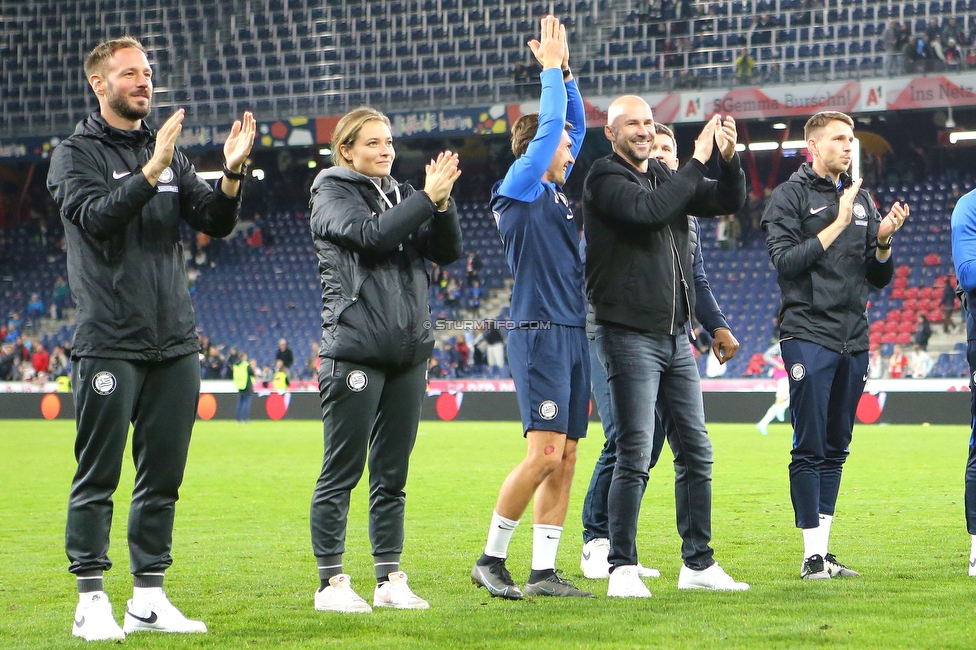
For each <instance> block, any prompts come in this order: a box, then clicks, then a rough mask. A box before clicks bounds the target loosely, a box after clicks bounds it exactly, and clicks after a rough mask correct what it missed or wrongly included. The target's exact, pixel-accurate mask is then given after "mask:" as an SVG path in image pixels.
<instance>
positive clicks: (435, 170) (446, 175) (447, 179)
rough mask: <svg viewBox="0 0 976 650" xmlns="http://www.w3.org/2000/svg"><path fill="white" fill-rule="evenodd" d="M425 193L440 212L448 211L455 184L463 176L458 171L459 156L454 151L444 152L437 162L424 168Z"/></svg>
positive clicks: (433, 161) (431, 162)
mask: <svg viewBox="0 0 976 650" xmlns="http://www.w3.org/2000/svg"><path fill="white" fill-rule="evenodd" d="M424 171H425V172H426V174H427V175H426V177H425V179H424V193H425V194H427V196H429V197H430V200H431V201H433V202H434V204H436V205H437V209H438V210H446V209H447V205H448V203H449V202H450V200H451V190H453V189H454V182H455V181H456V180H457V179H458V177H459V176H461V170H460V169H458V155H457V154H456V153H454V152H452V151H442V152H440V153H439V154H438V155H437V158H436V159H435V160H431V161H430V162H429V163H427V165H426V166H425V167H424Z"/></svg>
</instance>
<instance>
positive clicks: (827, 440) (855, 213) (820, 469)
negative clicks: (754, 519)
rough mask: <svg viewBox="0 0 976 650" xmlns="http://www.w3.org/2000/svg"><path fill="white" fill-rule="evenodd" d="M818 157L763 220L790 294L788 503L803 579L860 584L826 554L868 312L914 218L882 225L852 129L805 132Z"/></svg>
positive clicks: (786, 332) (785, 317) (898, 216)
mask: <svg viewBox="0 0 976 650" xmlns="http://www.w3.org/2000/svg"><path fill="white" fill-rule="evenodd" d="M804 137H805V138H806V142H807V148H808V149H809V151H810V154H811V155H812V156H813V162H812V163H805V164H803V166H801V167H800V169H799V171H797V172H796V173H795V174H793V176H791V177H790V179H789V180H788V181H786V182H785V183H783V184H782V185H780V186H779V187H777V188H776V190H775V191H774V192H773V194H772V196H771V197H770V200H769V203H768V205H767V206H766V210H765V212H764V213H763V217H762V227H763V229H764V230H765V231H766V246H767V247H768V248H769V255H770V258H771V259H772V262H773V266H774V267H776V271H777V273H778V274H779V286H780V289H781V290H782V292H783V299H782V306H781V308H780V314H779V321H780V345H781V348H782V351H783V361H784V362H785V364H786V370H787V372H789V378H790V409H791V411H792V415H793V429H794V434H793V452H792V455H793V460H792V462H791V463H790V496H791V497H792V500H793V510H794V512H795V514H796V526H797V528H801V529H802V530H803V546H804V552H803V563H802V566H801V569H800V575H801V577H802V578H804V579H807V580H818V579H825V578H832V577H838V576H842V577H856V576H858V575H860V574H858V573H857V572H856V571H852V570H851V569H848V568H847V567H845V566H844V565H843V564H841V563H840V562H838V561H837V558H836V557H834V555H833V554H832V553H830V552H829V548H828V542H829V538H830V526H831V523H832V521H833V515H834V506H835V504H836V502H837V492H838V490H839V489H840V478H841V471H842V470H843V466H844V461H845V460H846V459H847V455H848V453H849V450H848V445H849V444H850V442H851V436H852V433H853V429H854V415H855V412H856V410H857V403H858V400H859V399H860V397H861V393H862V392H863V391H864V383H865V381H866V380H867V372H868V319H867V312H866V306H867V301H868V292H869V291H870V290H871V288H872V287H874V288H876V289H881V288H884V287H885V286H887V284H888V283H889V282H890V281H891V278H892V276H893V268H894V262H893V261H892V259H891V239H892V236H893V235H894V233H895V231H896V230H898V229H899V228H900V227H901V226H902V224H903V223H904V222H905V219H906V218H907V217H908V212H909V210H908V206H907V205H904V204H900V203H898V202H896V203H895V204H894V206H893V207H892V208H891V211H890V212H889V213H888V214H887V215H885V216H884V217H882V216H881V214H880V212H878V209H877V208H876V207H875V203H874V199H872V198H871V195H870V194H869V193H868V192H867V190H864V191H862V190H861V180H860V179H858V180H853V181H852V179H851V177H850V176H849V175H848V169H849V168H850V166H851V160H852V157H853V153H852V152H853V149H852V147H853V142H854V122H853V120H851V118H850V117H848V116H847V115H845V114H844V113H838V112H833V111H824V112H820V113H817V114H816V115H814V116H813V117H811V118H810V119H809V120H808V121H807V123H806V126H805V127H804Z"/></svg>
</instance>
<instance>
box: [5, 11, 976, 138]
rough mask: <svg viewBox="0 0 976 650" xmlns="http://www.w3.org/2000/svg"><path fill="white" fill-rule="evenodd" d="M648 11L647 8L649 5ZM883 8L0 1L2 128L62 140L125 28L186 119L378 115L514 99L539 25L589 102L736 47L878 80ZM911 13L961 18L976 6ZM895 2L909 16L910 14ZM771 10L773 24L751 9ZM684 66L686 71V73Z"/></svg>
mask: <svg viewBox="0 0 976 650" xmlns="http://www.w3.org/2000/svg"><path fill="white" fill-rule="evenodd" d="M657 4H658V6H660V3H657ZM901 4H902V3H899V2H894V1H893V0H878V1H875V0H827V1H826V2H824V3H821V5H820V6H819V7H818V8H816V9H809V8H804V7H805V5H804V6H800V4H799V3H796V2H793V1H792V0H780V1H777V2H772V1H765V0H764V1H762V2H755V3H753V2H751V0H750V1H743V0H722V1H717V2H693V3H687V5H688V6H690V7H692V8H693V10H694V11H693V13H694V14H695V15H694V17H692V18H686V17H678V16H675V15H674V7H673V3H664V5H665V14H667V15H660V16H653V15H648V14H640V13H638V11H637V9H636V8H637V7H638V6H640V7H644V6H646V3H637V2H634V1H633V0H561V1H559V2H553V3H542V2H538V1H536V0H397V1H394V2H378V1H375V0H328V1H327V2H324V3H323V2H319V1H317V0H230V1H218V0H186V1H179V2H177V1H176V0H84V1H82V2H73V3H63V2H56V1H55V0H44V1H39V2H30V3H28V2H4V3H3V6H4V19H5V21H6V22H7V24H9V25H19V26H21V28H20V29H5V30H4V31H3V37H2V38H3V41H2V44H0V47H2V53H3V56H2V63H0V70H2V79H3V81H2V82H0V83H2V89H3V92H2V98H3V99H2V102H0V116H2V118H3V121H2V122H0V124H2V125H4V126H3V127H2V130H0V135H7V136H9V135H13V134H16V135H25V134H38V135H41V134H43V135H47V134H54V133H57V134H62V133H64V132H66V131H67V130H70V129H71V127H72V126H73V125H74V123H75V122H77V121H78V120H79V119H81V117H83V116H84V115H85V114H86V113H87V112H88V111H90V110H91V109H92V108H93V107H94V106H95V101H94V97H93V96H92V95H91V92H90V90H89V89H88V86H87V82H86V80H85V77H84V73H83V71H82V63H83V60H84V57H85V55H86V53H87V52H88V50H89V49H90V48H91V47H92V46H93V45H94V44H95V43H97V42H98V41H100V40H102V39H103V38H106V37H109V36H117V35H121V34H123V33H128V34H131V35H133V36H136V37H138V38H139V39H141V40H142V41H143V43H144V44H145V45H146V47H147V49H148V51H149V55H150V60H151V61H152V62H153V63H154V64H155V74H156V89H157V98H156V103H157V105H158V106H161V107H166V106H175V105H179V106H183V107H186V108H187V110H188V112H189V116H190V119H191V121H193V122H195V123H201V122H203V123H208V122H209V123H223V122H226V121H227V120H229V119H230V118H231V117H232V116H238V115H240V114H241V113H242V112H243V111H244V110H245V109H250V110H253V111H255V113H256V114H257V116H258V118H259V119H273V118H282V117H290V116H295V115H303V116H310V115H327V114H337V113H342V112H344V111H346V110H347V109H348V108H349V106H350V105H356V104H358V103H362V102H368V103H371V104H376V105H378V106H380V107H382V108H405V107H415V108H425V109H426V108H430V107H432V106H457V105H485V104H490V103H498V102H503V101H516V100H517V99H518V98H519V90H520V89H518V88H516V87H515V85H514V83H513V78H512V73H513V66H514V64H515V62H516V61H522V60H524V59H526V57H527V55H528V51H527V48H526V46H525V43H526V41H527V40H528V39H529V38H531V37H532V35H533V34H534V32H535V30H536V25H537V20H538V18H539V16H541V15H542V14H544V13H545V12H547V11H550V10H551V11H554V12H555V13H556V14H557V15H558V16H560V17H561V18H562V19H563V20H564V21H565V22H566V23H567V24H568V25H569V29H570V34H571V36H572V39H571V40H572V47H573V51H574V53H573V57H574V59H573V60H574V64H575V67H576V69H577V73H578V75H579V79H580V82H581V84H582V85H583V86H584V88H585V90H586V92H588V93H593V92H595V93H598V94H616V93H619V92H622V91H628V92H640V91H648V90H659V89H667V88H672V87H674V86H675V84H694V85H704V86H726V87H727V86H728V85H730V84H731V83H733V81H734V61H735V57H736V56H737V53H738V51H739V49H741V48H742V47H748V48H749V51H750V53H751V55H752V56H753V57H754V58H755V59H756V62H757V66H756V77H755V81H757V82H762V83H779V82H784V81H789V82H796V81H804V80H815V79H822V78H827V77H832V78H849V77H854V76H856V77H864V76H874V75H879V74H881V73H882V71H883V55H884V51H883V48H884V46H883V42H882V39H881V33H882V32H883V30H884V21H885V20H886V19H887V18H889V17H894V16H898V15H899V11H900V7H901ZM936 5H938V3H920V4H919V5H918V6H917V7H913V9H912V15H913V16H914V17H915V19H916V20H918V21H921V24H922V26H923V27H924V25H925V23H926V22H927V20H928V19H929V18H930V17H935V18H937V19H938V20H940V21H943V22H944V21H947V20H948V18H949V17H950V16H956V17H958V18H959V19H960V22H961V23H962V24H963V25H966V24H968V21H969V19H970V17H971V16H973V15H976V4H974V3H959V5H958V6H957V7H956V8H955V12H954V13H952V12H946V11H944V10H943V9H944V8H943V7H942V6H941V5H940V6H938V7H937V6H936ZM909 6H911V5H906V6H905V9H906V13H907V12H908V7H909ZM767 14H769V15H771V17H772V19H771V21H770V22H763V21H764V20H765V19H763V18H762V17H763V16H766V15H767ZM682 71H685V72H684V73H682Z"/></svg>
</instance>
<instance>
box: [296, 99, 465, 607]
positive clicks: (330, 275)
mask: <svg viewBox="0 0 976 650" xmlns="http://www.w3.org/2000/svg"><path fill="white" fill-rule="evenodd" d="M332 143H333V153H332V160H333V162H334V163H335V166H334V167H332V168H330V169H327V170H325V171H323V172H322V173H321V174H319V175H318V177H317V178H316V179H315V182H314V183H313V184H312V200H311V206H312V216H311V230H312V240H313V242H314V244H315V250H316V253H317V255H318V261H319V276H320V279H321V283H322V343H321V346H320V349H319V355H320V357H321V359H322V361H321V364H320V366H319V393H320V395H321V397H322V419H323V422H324V430H325V459H324V461H323V464H322V473H321V475H320V476H319V480H318V483H317V484H316V486H315V494H314V496H313V498H312V511H311V527H312V547H313V551H314V553H315V558H316V561H317V564H318V571H319V579H320V581H321V587H320V588H319V590H318V591H317V592H316V594H315V609H317V610H327V611H338V612H363V613H365V612H370V611H372V609H371V608H370V606H369V604H368V603H367V602H366V601H365V600H363V599H362V598H361V597H360V596H358V595H357V594H356V592H354V591H353V590H352V587H351V585H350V580H349V576H348V575H347V574H345V573H344V572H343V570H342V554H343V552H344V551H345V537H346V518H347V515H348V512H349V495H350V493H351V491H352V489H353V488H354V487H355V486H356V484H357V483H358V482H359V479H360V478H361V477H362V474H363V469H364V467H365V465H366V463H367V461H368V463H369V488H370V496H369V534H370V541H371V543H372V548H373V562H374V566H375V569H376V580H377V585H376V589H375V591H374V594H373V606H374V607H395V608H397V609H427V608H428V606H429V605H428V604H427V601H425V600H423V599H422V598H420V597H419V596H417V595H415V594H414V593H413V592H412V591H411V590H410V587H409V586H407V576H406V574H405V573H403V572H402V571H400V554H401V552H402V551H403V517H404V502H405V493H404V491H403V488H404V486H405V485H406V481H407V464H408V461H409V457H410V452H411V450H412V449H413V444H414V441H415V440H416V436H417V427H418V424H419V421H420V406H421V402H422V401H423V396H424V391H425V389H426V368H427V359H428V358H429V357H430V355H431V352H432V351H433V348H434V337H433V334H432V332H431V323H430V307H429V306H428V303H427V287H428V274H427V264H426V261H425V260H430V261H432V262H435V263H437V264H441V265H445V264H450V263H452V262H454V261H456V260H457V259H459V258H460V257H461V253H462V245H461V227H460V224H459V222H458V216H457V208H456V206H455V204H454V202H453V201H452V200H451V190H452V188H453V187H454V182H455V181H456V180H457V178H458V176H459V175H460V173H461V172H460V171H459V170H458V158H457V154H454V153H451V152H450V151H445V152H442V153H441V154H440V155H439V156H438V157H437V159H436V160H432V161H431V162H430V164H428V165H427V168H426V172H427V173H426V180H425V183H424V189H423V191H420V192H418V191H415V190H414V189H413V188H412V187H411V186H410V185H409V184H406V183H404V184H399V183H397V181H396V180H395V179H394V178H393V177H392V176H390V170H391V168H392V165H393V160H394V157H395V152H394V148H393V137H392V135H391V132H390V122H389V120H388V119H387V117H386V116H385V115H383V114H382V113H380V112H379V111H376V110H374V109H372V108H368V107H361V108H357V109H355V110H353V111H352V112H350V113H348V114H347V115H346V116H344V117H343V118H342V119H341V120H340V121H339V124H338V125H337V126H336V130H335V133H334V134H333V139H332Z"/></svg>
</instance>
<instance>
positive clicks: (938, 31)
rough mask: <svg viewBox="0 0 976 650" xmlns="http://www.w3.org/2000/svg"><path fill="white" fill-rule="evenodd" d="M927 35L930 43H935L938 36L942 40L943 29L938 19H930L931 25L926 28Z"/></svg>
mask: <svg viewBox="0 0 976 650" xmlns="http://www.w3.org/2000/svg"><path fill="white" fill-rule="evenodd" d="M925 35H926V36H927V37H928V39H929V43H932V42H933V41H935V37H936V36H938V37H939V38H942V27H940V26H939V19H938V18H929V24H928V25H927V26H926V27H925Z"/></svg>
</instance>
